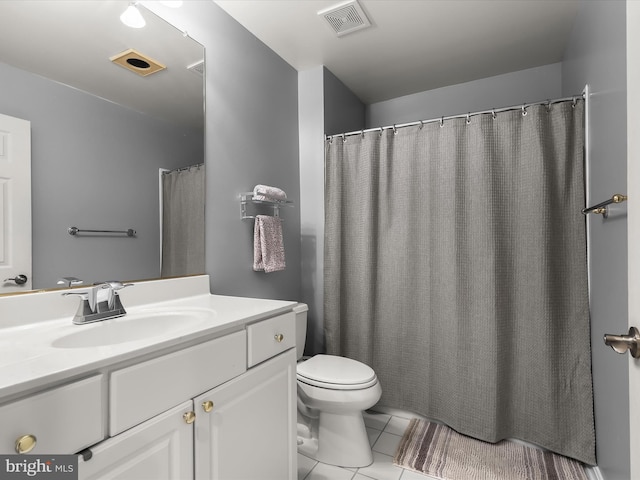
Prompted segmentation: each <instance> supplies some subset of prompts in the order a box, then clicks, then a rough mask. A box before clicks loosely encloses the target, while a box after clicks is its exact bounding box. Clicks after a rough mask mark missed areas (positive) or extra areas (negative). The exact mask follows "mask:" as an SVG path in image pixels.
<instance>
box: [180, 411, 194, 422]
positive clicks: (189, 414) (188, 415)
mask: <svg viewBox="0 0 640 480" xmlns="http://www.w3.org/2000/svg"><path fill="white" fill-rule="evenodd" d="M182 418H184V421H185V422H186V423H188V424H189V425H191V424H192V423H193V422H195V421H196V412H186V413H185V414H183V415H182Z"/></svg>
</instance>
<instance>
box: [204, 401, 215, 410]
mask: <svg viewBox="0 0 640 480" xmlns="http://www.w3.org/2000/svg"><path fill="white" fill-rule="evenodd" d="M202 409H203V410H204V411H205V412H207V413H209V412H210V411H211V410H213V402H212V401H211V400H207V401H206V402H202Z"/></svg>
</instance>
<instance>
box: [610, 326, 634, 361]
mask: <svg viewBox="0 0 640 480" xmlns="http://www.w3.org/2000/svg"><path fill="white" fill-rule="evenodd" d="M604 343H605V345H608V346H610V347H611V348H613V350H615V351H616V352H617V353H625V352H626V351H627V350H629V353H630V354H631V356H632V357H633V358H640V332H638V329H637V328H636V327H631V328H629V334H628V335H610V334H605V336H604Z"/></svg>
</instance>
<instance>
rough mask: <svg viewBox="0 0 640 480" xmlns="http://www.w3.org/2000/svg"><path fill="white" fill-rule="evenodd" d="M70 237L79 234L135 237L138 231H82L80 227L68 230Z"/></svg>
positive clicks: (131, 229)
mask: <svg viewBox="0 0 640 480" xmlns="http://www.w3.org/2000/svg"><path fill="white" fill-rule="evenodd" d="M67 232H68V233H69V235H77V234H78V233H120V234H123V235H126V236H127V237H135V236H136V231H135V230H134V229H133V228H130V229H128V230H80V229H79V228H78V227H69V228H67Z"/></svg>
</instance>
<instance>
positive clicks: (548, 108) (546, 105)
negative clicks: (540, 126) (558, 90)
mask: <svg viewBox="0 0 640 480" xmlns="http://www.w3.org/2000/svg"><path fill="white" fill-rule="evenodd" d="M545 107H546V108H547V112H550V111H551V100H547V103H546V104H545Z"/></svg>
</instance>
